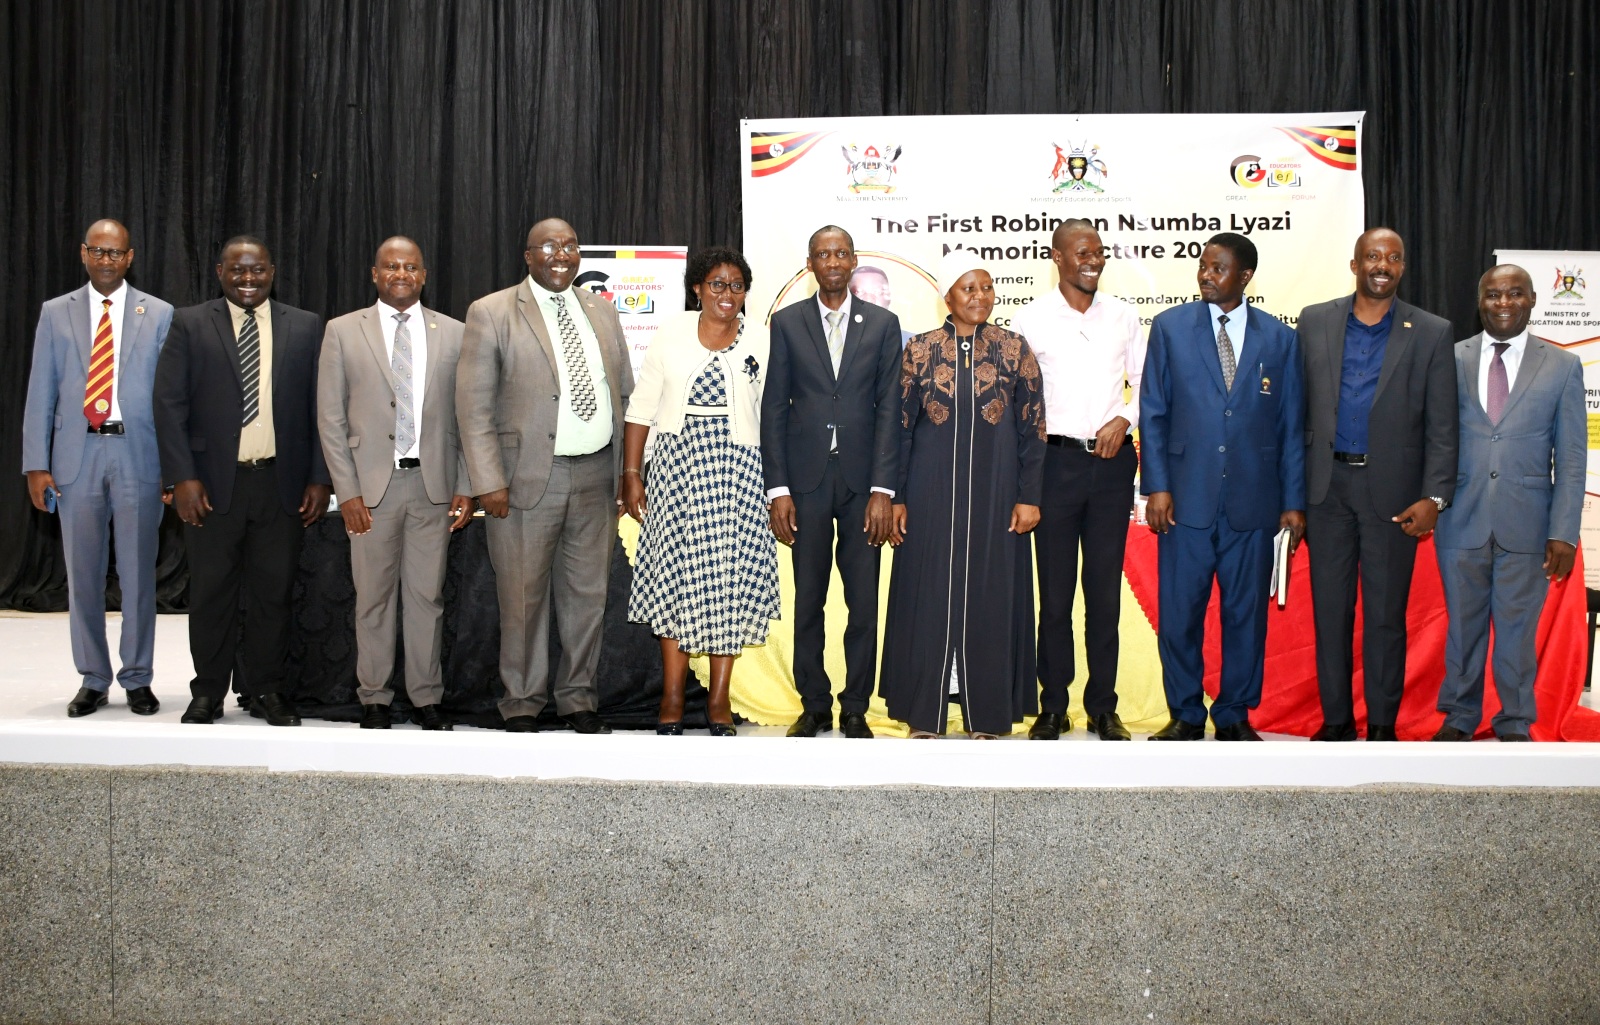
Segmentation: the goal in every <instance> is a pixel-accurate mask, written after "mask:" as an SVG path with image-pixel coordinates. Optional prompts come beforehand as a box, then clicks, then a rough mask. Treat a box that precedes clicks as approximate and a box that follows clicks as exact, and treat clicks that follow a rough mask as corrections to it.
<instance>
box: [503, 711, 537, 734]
mask: <svg viewBox="0 0 1600 1025" xmlns="http://www.w3.org/2000/svg"><path fill="white" fill-rule="evenodd" d="M506 732H507V733H538V732H539V717H538V716H536V715H508V716H506Z"/></svg>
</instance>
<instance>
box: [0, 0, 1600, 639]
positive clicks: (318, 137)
mask: <svg viewBox="0 0 1600 1025" xmlns="http://www.w3.org/2000/svg"><path fill="white" fill-rule="evenodd" d="M1597 54H1600V9H1597V8H1596V6H1595V5H1594V4H1593V3H1590V2H1586V0H1566V2H1561V0H1556V2H1545V3H1510V2H1506V0H1477V2H1473V0H1441V2H1436V3H1427V4H1421V3H1374V2H1369V0H1336V2H1319V3H1283V2H1281V0H1237V2H1234V3H1230V4H1217V3H1214V2H1212V0H1123V2H1119V3H1100V4H1096V3H1077V4H1066V3H1061V2H1060V0H1038V2H1021V0H987V2H984V0H950V2H936V0H782V2H777V0H749V2H738V3H736V2H731V0H714V2H705V0H630V2H612V3H603V4H602V3H592V2H589V0H541V2H536V3H529V2H527V0H462V2H446V0H257V2H252V3H215V2H212V0H118V2H109V0H12V2H9V3H5V4H0V56H3V58H4V68H5V71H4V73H5V75H6V77H7V79H8V81H7V94H6V102H5V103H3V104H0V147H3V149H4V153H3V155H0V176H3V177H0V231H3V237H4V239H5V241H6V244H7V251H8V252H9V253H10V254H11V256H12V259H11V261H10V263H9V265H8V266H7V267H6V268H5V269H4V271H3V272H0V308H5V309H9V310H11V311H13V313H14V314H15V316H13V317H11V318H9V319H8V320H6V321H4V322H3V323H0V454H3V456H4V458H6V459H10V460H12V466H13V467H15V468H16V469H17V470H20V469H21V467H20V463H19V461H18V455H19V453H20V450H21V432H20V426H19V423H20V419H21V412H22V405H23V397H24V394H25V391H26V384H27V375H28V367H29V363H30V359H31V352H32V331H33V329H34V326H35V323H36V320H37V310H38V307H39V303H40V302H42V301H43V300H44V299H46V298H48V297H50V296H53V295H58V294H60V293H62V292H65V291H67V290H69V289H71V288H74V287H77V286H78V285H79V284H81V283H82V281H83V274H82V268H81V267H79V266H78V263H77V245H78V242H79V241H80V240H81V238H82V233H83V230H84V228H85V227H86V226H87V225H88V224H89V222H91V221H92V220H94V219H95V218H98V217H105V216H110V217H116V218H118V219H120V220H122V221H123V222H125V223H126V224H127V225H128V226H129V228H130V229H131V230H132V233H133V238H134V245H135V249H136V262H135V266H134V271H133V277H134V278H135V279H136V280H137V281H138V283H139V284H140V285H141V286H142V287H144V288H148V289H150V290H152V291H154V292H155V293H156V294H157V295H160V296H163V297H165V298H166V299H168V300H169V301H171V302H173V303H175V304H177V305H185V304H188V303H194V302H197V301H200V300H203V299H207V298H211V297H213V296H214V295H216V294H217V289H216V282H215V279H214V276H213V272H212V267H213V265H214V263H215V257H216V250H217V248H218V246H219V244H220V243H221V241H222V240H223V239H225V238H226V237H228V236H229V235H233V234H235V233H239V232H251V233H255V234H258V235H261V236H262V237H264V238H265V239H266V240H267V241H268V242H269V243H270V244H271V246H272V247H273V249H274V252H275V256H276V262H277V266H278V279H277V289H276V292H277V295H278V296H279V298H281V299H283V300H284V301H286V302H289V303H291V304H294V305H297V306H302V307H305V308H308V309H311V310H315V311H317V312H319V313H322V314H325V315H334V314H338V313H342V312H345V311H348V310H351V309H354V308H356V307H357V306H361V305H364V304H366V303H368V302H370V301H371V295H372V292H371V285H370V281H369V276H368V268H369V267H370V266H371V263H372V259H371V257H372V252H373V250H374V249H375V248H376V245H377V243H378V242H379V241H380V240H381V239H382V238H384V237H385V236H387V235H391V234H395V233H402V234H407V235H410V236H412V237H414V238H416V239H417V240H418V241H419V242H420V243H421V245H422V247H423V250H424V251H425V253H426V254H427V258H428V262H429V265H430V267H431V273H430V277H429V283H428V290H427V295H426V296H425V299H426V301H427V302H428V304H429V305H431V306H434V307H436V308H439V309H442V310H444V311H445V312H447V313H450V314H452V315H454V316H457V317H460V316H463V315H464V314H465V312H466V308H467V306H468V304H469V303H470V302H471V301H472V300H473V299H474V298H476V297H477V296H480V295H483V294H485V293H487V292H490V291H492V290H494V289H497V288H501V287H503V286H505V285H506V284H508V283H510V282H512V281H514V280H516V278H517V277H518V276H519V275H520V274H521V273H522V270H521V264H520V253H521V250H522V246H523V239H524V238H525V236H526V231H527V228H528V226H529V224H530V223H532V222H533V221H534V220H536V219H537V218H539V217H542V216H546V215H551V214H555V215H560V216H562V217H565V218H566V219H567V220H569V221H571V222H572V224H573V225H574V226H575V227H576V229H577V231H578V234H579V237H580V238H582V239H584V240H587V241H590V242H598V243H603V242H623V243H651V242H659V243H684V244H688V245H690V246H699V245H704V244H708V243H714V242H733V243H737V242H738V241H739V239H740V238H741V236H742V233H743V231H744V230H745V228H746V226H745V225H744V224H743V223H742V218H741V210H740V200H739V184H740V183H739V145H738V120H739V118H740V117H746V116H748V117H772V116H782V115H794V116H840V115H876V114H970V113H995V114H1002V113H1041V112H1095V113H1119V112H1121V113H1160V112H1184V111H1192V112H1227V111H1283V112H1293V111H1312V110H1341V109H1365V110H1367V111H1368V112H1369V117H1368V120H1367V123H1366V134H1365V142H1366V150H1365V153H1364V154H1363V157H1364V162H1363V166H1364V171H1365V181H1366V190H1367V192H1366V194H1367V216H1368V221H1369V223H1384V224H1390V225H1393V226H1395V227H1396V228H1398V229H1399V230H1400V231H1401V233H1402V234H1403V235H1405V237H1406V239H1407V241H1408V243H1409V272H1408V276H1407V280H1406V284H1405V286H1404V289H1403V291H1404V294H1405V295H1406V296H1407V297H1408V298H1409V299H1411V300H1412V301H1414V302H1417V303H1419V304H1420V305H1422V306H1424V307H1426V308H1429V309H1432V310H1435V311H1438V312H1440V313H1442V314H1444V315H1445V316H1447V317H1449V318H1450V319H1451V320H1453V321H1454V322H1455V324H1456V327H1457V330H1458V331H1459V332H1460V333H1461V334H1462V335H1463V336H1464V335H1465V334H1467V333H1469V332H1471V331H1473V330H1475V329H1476V323H1475V314H1474V298H1473V294H1474V286H1475V282H1476V280H1477V276H1478V274H1479V273H1480V272H1481V271H1482V270H1483V269H1484V267H1485V266H1487V263H1488V260H1489V256H1490V252H1491V250H1492V249H1493V248H1494V247H1496V246H1508V247H1527V248H1545V249H1595V248H1600V197H1597V189H1596V185H1595V180H1594V174H1593V170H1592V165H1593V159H1592V157H1589V156H1585V154H1588V153H1589V152H1590V151H1589V148H1588V143H1589V141H1590V137H1591V135H1592V133H1593V131H1594V127H1595V125H1597V124H1600V87H1597V81H1596V74H1595V71H1596V60H1597V57H1596V55H1597ZM950 153H951V156H952V158H960V157H963V156H965V157H966V158H969V159H982V153H983V149H982V139H981V138H973V139H951V140H950ZM751 227H756V226H751ZM1352 241H1353V240H1351V239H1329V240H1328V244H1329V245H1336V246H1346V245H1349V244H1351V242H1352ZM168 530H169V533H168V534H167V536H166V537H165V539H164V541H165V543H164V544H163V552H162V563H161V565H162V572H161V585H160V600H161V607H162V608H164V609H169V610H171V609H181V608H183V607H184V606H185V602H186V597H185V584H184V569H183V560H182V557H181V551H180V546H178V545H177V544H176V543H175V541H176V534H175V532H173V531H172V525H171V524H169V527H168ZM59 547H60V542H59V539H58V537H57V535H56V532H55V525H54V523H53V522H52V520H51V518H49V517H46V516H44V515H42V514H37V513H35V512H33V511H32V508H31V506H29V505H28V503H27V499H26V494H25V488H24V486H23V483H22V478H21V477H20V475H19V476H16V477H14V478H13V483H12V485H10V487H9V488H5V489H0V604H3V605H9V606H12V607H18V608H28V609H39V610H45V609H61V608H65V605H66V585H65V577H64V570H63V568H62V563H61V557H60V554H59Z"/></svg>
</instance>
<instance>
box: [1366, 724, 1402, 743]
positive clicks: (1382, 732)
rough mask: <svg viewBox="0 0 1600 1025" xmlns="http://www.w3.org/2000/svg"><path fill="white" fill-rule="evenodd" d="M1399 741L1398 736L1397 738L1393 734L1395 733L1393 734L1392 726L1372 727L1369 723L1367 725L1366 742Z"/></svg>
mask: <svg viewBox="0 0 1600 1025" xmlns="http://www.w3.org/2000/svg"><path fill="white" fill-rule="evenodd" d="M1399 739H1400V738H1399V736H1397V735H1396V734H1395V732H1394V727H1393V726H1374V725H1373V724H1372V723H1370V722H1369V723H1367V740H1369V741H1376V740H1394V741H1397V740H1399Z"/></svg>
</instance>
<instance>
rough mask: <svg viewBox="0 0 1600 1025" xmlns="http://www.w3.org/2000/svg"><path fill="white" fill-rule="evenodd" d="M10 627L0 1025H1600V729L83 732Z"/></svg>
mask: <svg viewBox="0 0 1600 1025" xmlns="http://www.w3.org/2000/svg"><path fill="white" fill-rule="evenodd" d="M66 626H67V624H66V619H65V617H64V616H17V615H4V614H0V1025H58V1023H59V1025H66V1023H72V1025H85V1023H128V1025H155V1023H163V1025H167V1023H202V1022H203V1023H207V1025H220V1023H227V1025H233V1023H237V1025H324V1023H326V1025H334V1023H339V1025H369V1023H370V1025H380V1023H383V1025H387V1023H395V1022H404V1023H418V1022H428V1023H440V1025H498V1023H502V1022H539V1023H547V1022H548V1023H585V1025H587V1023H593V1025H602V1023H603V1025H614V1023H617V1022H629V1023H634V1022H638V1023H647V1022H684V1023H706V1025H735V1023H740V1025H742V1023H750V1025H764V1023H783V1025H790V1023H816V1025H824V1023H826V1025H836V1023H839V1022H874V1023H880V1022H881V1023H907V1025H911V1023H915V1025H928V1023H939V1025H947V1023H949V1025H969V1023H970V1025H991V1023H1007V1025H1010V1023H1040V1025H1045V1023H1052V1025H1054V1023H1060V1022H1074V1023H1076V1022H1084V1023H1090V1025H1100V1023H1114V1022H1128V1023H1132V1022H1179V1023H1195V1025H1199V1023H1224V1022H1227V1023H1231V1022H1248V1023H1285V1025H1289V1023H1294V1025H1299V1023H1303V1022H1317V1023H1319V1025H1371V1023H1393V1025H1401V1023H1405V1025H1410V1023H1414V1022H1424V1021H1425V1022H1435V1021H1440V1022H1442V1021H1449V1022H1453V1023H1455V1022H1459V1023H1474V1025H1476V1023H1482V1025H1504V1023H1506V1022H1540V1023H1545V1022H1574V1023H1592V1022H1595V1021H1597V1020H1600V973H1596V972H1594V970H1593V966H1594V962H1595V958H1596V956H1597V954H1596V952H1597V951H1600V854H1597V852H1600V750H1596V748H1597V747H1600V745H1591V744H1531V745H1518V746H1511V745H1507V746H1503V747H1502V746H1501V745H1499V744H1496V743H1493V742H1483V741H1480V742H1477V743H1474V744H1465V745H1449V746H1446V745H1429V744H1398V745H1371V746H1369V745H1365V744H1348V745H1318V744H1309V743H1306V742H1304V741H1302V740H1299V739H1291V738H1274V739H1273V740H1271V741H1269V742H1268V743H1264V744H1250V745H1233V744H1226V745H1225V744H1218V743H1215V742H1206V743H1194V744H1175V745H1157V747H1156V748H1151V747H1148V746H1146V745H1145V743H1143V741H1142V738H1141V740H1139V741H1136V742H1135V743H1132V744H1112V745H1103V744H1101V743H1099V742H1098V741H1095V740H1092V739H1084V735H1083V734H1082V732H1081V731H1080V732H1078V733H1076V734H1074V738H1075V739H1074V740H1068V741H1063V742H1061V743H1056V744H1037V743H1030V742H1027V741H1025V740H1022V739H1006V740H1001V741H998V742H994V743H978V742H973V741H968V740H964V739H947V740H938V741H906V740H899V739H894V738H887V737H886V738H881V739H878V740H875V741H873V742H871V743H855V742H847V741H845V740H843V739H841V738H837V737H828V738H821V739H817V740H811V741H791V740H788V739H787V738H785V737H783V736H782V735H781V734H782V729H781V728H779V727H770V728H756V729H745V730H743V731H742V732H741V735H740V737H738V738H737V739H733V740H715V741H714V740H712V738H710V737H707V736H705V735H703V734H701V735H698V736H695V735H690V736H687V737H683V738H665V737H656V736H654V735H653V734H643V733H627V732H619V733H618V734H615V735H612V736H609V737H578V736H575V735H573V734H571V733H563V732H556V733H542V734H535V735H508V734H504V733H501V732H499V731H495V730H482V729H472V728H460V729H457V730H456V731H455V732H454V733H449V734H431V733H423V732H421V731H420V730H417V729H416V728H415V727H409V726H407V727H401V728H397V729H395V730H392V731H389V732H388V733H386V734H385V733H375V732H372V731H367V732H363V731H361V730H359V729H358V728H356V727H355V726H354V725H353V724H339V723H329V722H323V721H319V720H307V724H306V725H305V726H304V727H302V728H299V729H274V728H271V727H268V726H265V725H263V724H260V723H259V722H258V721H256V720H252V719H249V718H247V717H246V716H244V715H243V714H241V713H236V712H234V711H232V710H230V712H229V714H228V716H227V717H226V718H225V719H224V720H223V721H222V722H221V723H219V724H217V725H215V726H212V727H209V728H207V727H196V726H182V725H180V724H179V723H178V721H177V720H178V717H179V715H180V714H181V713H182V709H183V706H184V704H185V703H186V693H187V692H186V686H185V684H186V680H187V671H188V664H187V657H186V648H185V635H184V627H185V623H184V620H183V619H182V617H173V616H163V617H162V618H161V619H160V624H159V627H158V654H157V666H158V667H159V669H158V677H157V680H156V684H155V689H156V692H157V695H158V696H159V697H161V698H162V700H163V705H164V707H163V711H162V712H161V713H160V714H159V715H157V716H155V717H154V718H153V719H140V718H138V717H135V716H133V715H132V714H131V713H129V712H128V711H127V709H126V707H125V706H124V705H123V704H122V702H121V697H120V695H116V694H114V695H113V699H112V704H111V705H110V706H109V707H108V708H105V709H102V710H101V711H99V712H97V713H95V714H94V715H92V716H89V717H86V718H84V719H81V720H69V719H67V718H66V716H65V714H64V708H65V702H66V700H67V699H68V697H69V696H70V694H71V692H72V690H73V689H74V688H75V687H76V681H75V679H74V678H73V676H72V673H71V667H70V664H69V662H68V661H67V656H66V655H65V652H66V650H67V649H66Z"/></svg>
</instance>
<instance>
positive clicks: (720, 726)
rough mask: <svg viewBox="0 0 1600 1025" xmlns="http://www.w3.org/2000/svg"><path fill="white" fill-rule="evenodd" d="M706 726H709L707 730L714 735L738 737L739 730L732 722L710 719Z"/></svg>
mask: <svg viewBox="0 0 1600 1025" xmlns="http://www.w3.org/2000/svg"><path fill="white" fill-rule="evenodd" d="M706 726H707V727H708V730H707V732H709V733H710V734H711V735H712V736H713V737H737V736H738V735H739V731H738V730H737V729H735V728H734V725H733V723H731V722H710V721H709V720H708V721H707V722H706Z"/></svg>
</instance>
